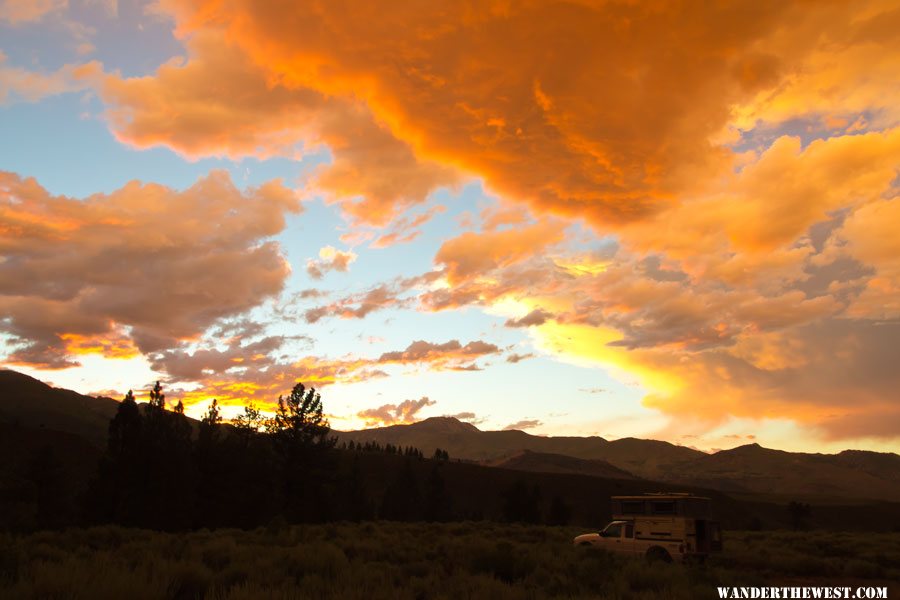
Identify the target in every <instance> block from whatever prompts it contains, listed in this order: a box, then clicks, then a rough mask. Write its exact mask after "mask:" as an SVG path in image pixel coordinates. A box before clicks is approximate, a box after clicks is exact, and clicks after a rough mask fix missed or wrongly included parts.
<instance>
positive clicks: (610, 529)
mask: <svg viewBox="0 0 900 600" xmlns="http://www.w3.org/2000/svg"><path fill="white" fill-rule="evenodd" d="M600 535H602V536H603V537H614V538H617V537H621V535H622V524H621V523H610V524H609V525H607V526H606V529H604V530H603V532H602V533H601V534H600Z"/></svg>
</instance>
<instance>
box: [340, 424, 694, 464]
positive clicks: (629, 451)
mask: <svg viewBox="0 0 900 600" xmlns="http://www.w3.org/2000/svg"><path fill="white" fill-rule="evenodd" d="M336 433H337V435H338V437H339V439H340V440H341V441H351V440H352V441H354V442H362V443H365V442H378V443H379V444H386V443H389V444H394V445H400V446H414V447H416V448H419V449H420V450H422V451H423V452H425V453H426V454H430V453H431V452H434V449H435V448H442V449H444V450H447V451H448V452H449V453H450V456H451V457H453V458H461V459H464V460H473V461H485V460H498V459H502V458H504V457H507V456H510V455H513V454H516V453H518V452H520V451H522V450H530V451H532V452H539V453H543V454H557V455H564V456H571V457H574V458H580V459H584V460H603V461H606V462H608V463H610V464H611V465H613V466H615V467H617V468H619V469H622V470H624V471H627V472H629V473H632V474H634V475H638V476H640V477H645V478H648V479H653V478H656V477H657V476H658V475H659V474H660V473H664V472H666V471H667V469H669V468H670V467H671V466H672V465H675V464H677V463H680V462H684V461H688V460H691V459H694V458H697V457H700V456H705V454H704V453H703V452H700V451H698V450H692V449H691V448H685V447H684V446H676V445H674V444H670V443H668V442H661V441H656V440H639V439H635V438H625V439H621V440H615V441H608V440H605V439H603V438H601V437H567V436H562V437H543V436H536V435H530V434H528V433H525V432H524V431H517V430H513V431H481V430H480V429H478V428H477V427H475V426H474V425H472V424H469V423H462V422H460V421H459V420H457V419H454V418H453V417H439V418H432V419H425V420H424V421H419V422H418V423H413V424H411V425H391V426H388V427H379V428H374V429H364V430H360V431H347V432H336Z"/></svg>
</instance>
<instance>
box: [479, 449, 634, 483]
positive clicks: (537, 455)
mask: <svg viewBox="0 0 900 600" xmlns="http://www.w3.org/2000/svg"><path fill="white" fill-rule="evenodd" d="M481 464H483V465H485V466H489V467H500V468H503V469H511V470H514V471H533V472H536V473H570V474H573V475H589V476H591V477H605V478H608V479H635V476H634V475H632V474H631V473H629V472H628V471H623V470H622V469H619V468H616V467H614V466H612V465H611V464H609V463H608V462H606V461H605V460H597V459H594V460H587V459H583V458H575V457H572V456H564V455H562V454H547V453H544V452H532V451H531V450H523V451H521V452H517V453H516V454H513V455H512V456H508V457H505V458H502V459H498V460H492V461H483V462H482V463H481Z"/></svg>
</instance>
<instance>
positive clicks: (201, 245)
mask: <svg viewBox="0 0 900 600" xmlns="http://www.w3.org/2000/svg"><path fill="white" fill-rule="evenodd" d="M299 210H300V206H299V203H298V201H297V198H296V196H295V195H294V194H293V193H292V192H291V191H289V190H287V189H286V188H284V187H283V186H282V185H281V184H280V183H279V182H277V181H273V182H269V183H267V184H265V185H263V186H261V187H259V188H256V189H253V190H249V191H248V192H247V193H241V192H240V191H239V190H237V189H236V188H235V187H234V185H233V184H232V183H231V181H230V179H229V178H228V175H227V174H225V173H223V172H213V173H211V174H210V175H208V176H207V177H206V178H203V179H201V180H199V181H198V182H197V183H196V184H194V185H193V186H192V187H190V188H188V189H187V190H185V191H184V192H177V191H175V190H172V189H169V188H166V187H164V186H160V185H154V184H146V185H145V184H141V183H139V182H137V181H134V182H131V183H129V184H127V185H125V186H124V187H123V188H121V189H119V190H116V191H114V192H112V193H111V194H108V195H107V194H96V195H93V196H90V197H88V198H85V199H83V200H76V199H71V198H67V197H64V196H52V195H50V194H49V193H48V192H47V191H46V190H44V189H43V188H42V187H41V186H40V185H39V184H38V183H37V182H36V181H35V180H34V179H22V178H20V177H18V176H17V175H14V174H12V173H0V223H2V224H3V225H2V227H0V248H2V252H3V255H4V256H5V257H6V260H4V261H3V262H2V263H0V290H2V292H0V313H2V314H4V315H5V316H6V318H5V319H4V320H3V321H2V323H0V327H2V328H3V330H4V331H5V332H6V333H7V334H10V335H11V336H13V337H14V338H15V339H16V340H17V347H15V348H14V350H13V351H12V353H11V354H10V355H9V356H8V357H7V361H8V362H10V363H13V364H32V365H36V366H44V367H49V368H59V367H65V366H71V365H72V364H74V363H73V361H72V360H71V359H70V358H69V356H70V354H71V353H78V352H80V351H85V350H86V349H88V348H94V347H95V346H93V344H94V343H97V344H100V346H99V347H98V348H106V349H107V350H106V351H104V353H107V351H108V352H110V353H113V354H115V353H117V352H119V350H121V351H125V350H126V349H127V348H130V346H131V345H134V346H136V347H137V348H139V349H140V350H141V351H142V352H151V351H155V350H161V349H165V348H171V347H174V346H177V345H178V343H179V341H180V340H185V339H192V338H195V337H198V336H199V335H200V334H201V333H203V332H204V331H205V330H206V329H207V328H209V327H210V326H211V325H213V324H214V323H215V322H216V321H217V320H219V319H221V318H224V317H227V316H229V315H235V314H240V313H243V312H244V311H246V310H248V309H250V308H252V307H254V306H257V305H258V304H260V303H261V302H262V301H263V300H264V299H265V298H268V297H271V296H273V295H275V294H277V293H278V292H279V291H280V290H281V289H282V286H283V284H284V281H285V278H286V277H287V275H288V272H289V267H288V265H287V264H286V262H285V260H284V258H283V257H282V256H281V253H280V250H279V247H278V245H277V244H276V243H274V242H271V241H267V238H269V237H271V236H274V235H275V234H277V233H279V232H280V231H281V230H282V229H283V228H284V225H285V213H286V212H298V211H299ZM126 331H127V334H125V333H123V332H126ZM103 340H107V341H103ZM109 340H113V341H111V342H110V341H109Z"/></svg>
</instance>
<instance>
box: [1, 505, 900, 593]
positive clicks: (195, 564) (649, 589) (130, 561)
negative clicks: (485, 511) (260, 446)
mask: <svg viewBox="0 0 900 600" xmlns="http://www.w3.org/2000/svg"><path fill="white" fill-rule="evenodd" d="M584 531H585V530H584V529H583V528H577V527H551V526H539V525H519V524H500V523H491V522H463V523H397V522H388V521H374V522H363V523H350V522H341V523H330V524H322V525H294V526H290V525H286V524H284V523H282V522H273V523H272V524H270V525H269V526H268V527H263V528H258V529H255V530H246V531H245V530H237V529H228V530H224V529H220V530H212V531H210V530H199V531H193V532H187V533H160V532H154V531H149V530H140V529H127V528H122V527H118V526H102V527H93V528H78V529H68V530H63V531H55V532H54V531H44V532H37V533H32V534H28V535H13V534H0V597H3V598H58V599H64V598H65V599H68V598H72V599H74V598H91V599H107V598H108V599H113V598H115V599H119V598H134V599H142V598H146V599H158V598H170V599H190V598H211V599H222V600H224V599H229V600H243V599H251V598H278V599H288V598H348V599H360V600H362V599H375V600H377V599H395V598H396V599H405V598H409V599H420V598H422V599H424V598H434V599H438V598H446V599H451V598H453V599H456V598H472V599H474V598H490V599H491V600H504V599H519V598H522V599H525V598H615V599H622V600H626V599H634V600H640V599H649V598H670V599H680V598H698V599H704V598H717V597H718V596H717V592H716V586H722V585H735V586H737V585H739V586H754V585H757V586H758V585H865V586H874V585H881V586H884V585H888V586H891V590H890V595H889V597H894V595H895V594H896V593H897V592H898V591H900V587H898V586H897V585H896V583H894V584H891V583H890V582H898V581H900V534H898V533H880V534H866V533H839V532H816V531H812V532H809V531H807V532H787V531H773V532H728V533H727V536H726V538H725V543H726V549H725V552H724V553H723V554H721V555H719V556H716V557H713V558H712V559H710V560H709V561H707V563H706V564H704V565H678V564H658V563H654V564H650V563H647V562H646V561H645V560H643V559H641V558H629V557H623V556H615V555H611V554H609V553H607V552H604V551H601V550H592V549H585V548H575V547H573V546H572V545H571V539H572V537H573V536H574V535H576V534H578V533H583V532H584Z"/></svg>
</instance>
